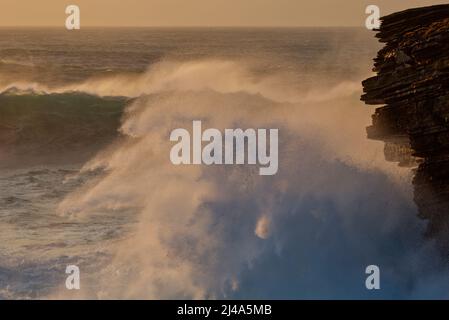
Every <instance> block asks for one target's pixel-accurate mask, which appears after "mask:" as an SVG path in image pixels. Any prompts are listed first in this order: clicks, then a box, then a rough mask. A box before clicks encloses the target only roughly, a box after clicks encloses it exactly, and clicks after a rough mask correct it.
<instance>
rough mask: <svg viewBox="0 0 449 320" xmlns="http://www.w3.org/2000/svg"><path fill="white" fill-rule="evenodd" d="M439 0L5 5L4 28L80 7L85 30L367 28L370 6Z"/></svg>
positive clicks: (58, 20) (114, 0) (99, 0)
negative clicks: (142, 27) (92, 28)
mask: <svg viewBox="0 0 449 320" xmlns="http://www.w3.org/2000/svg"><path fill="white" fill-rule="evenodd" d="M442 3H447V0H445V1H435V0H369V1H366V0H307V1H306V0H69V1H68V0H0V5H1V6H0V26H61V28H63V27H64V25H65V19H66V15H65V7H66V6H67V5H70V4H76V5H78V6H79V7H80V10H81V27H83V26H86V27H87V26H361V27H363V26H364V23H365V18H366V14H365V7H366V6H367V5H369V4H376V5H378V6H379V7H380V9H381V13H382V15H384V14H388V13H391V12H394V11H398V10H402V9H406V8H410V7H419V6H425V5H432V4H442Z"/></svg>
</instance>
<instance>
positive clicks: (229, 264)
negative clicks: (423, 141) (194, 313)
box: [0, 28, 448, 299]
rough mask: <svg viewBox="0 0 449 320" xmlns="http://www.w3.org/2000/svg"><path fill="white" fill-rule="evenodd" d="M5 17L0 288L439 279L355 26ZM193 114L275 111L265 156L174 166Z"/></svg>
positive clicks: (368, 53) (263, 288) (412, 288)
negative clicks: (182, 25) (390, 151)
mask: <svg viewBox="0 0 449 320" xmlns="http://www.w3.org/2000/svg"><path fill="white" fill-rule="evenodd" d="M0 33H1V34H2V36H3V35H4V36H5V37H0V38H1V39H2V40H1V43H0V45H1V47H2V48H4V49H2V50H0V88H1V89H0V90H1V92H2V94H1V96H0V102H1V101H3V103H2V104H0V116H1V118H0V144H1V147H0V152H1V153H0V159H4V163H3V166H2V171H1V172H0V174H1V176H0V185H1V187H2V188H1V190H2V193H1V194H0V198H1V199H0V228H1V232H0V239H1V241H0V297H3V298H8V297H17V298H27V297H39V298H43V297H50V298H62V297H63V298H71V297H78V298H153V299H154V298H380V297H384V298H405V299H407V298H418V297H419V298H430V297H440V298H444V297H446V296H447V294H446V291H447V290H446V289H447V288H448V283H447V280H446V270H445V269H444V267H445V266H444V264H443V263H442V261H440V260H439V256H438V254H437V253H436V251H435V250H434V248H433V245H432V243H431V242H426V241H424V240H423V237H422V233H423V231H424V228H425V225H424V222H422V221H420V220H419V219H418V218H416V208H415V206H414V204H413V201H412V192H411V186H410V177H411V173H410V171H409V169H405V168H399V167H398V166H397V165H396V164H394V163H388V162H386V161H385V159H384V154H383V144H382V143H380V142H374V141H369V140H367V139H366V133H365V127H366V126H367V125H369V123H370V121H371V118H370V115H371V113H372V111H373V110H372V109H370V108H368V107H366V106H364V105H363V103H361V102H359V97H360V93H361V85H360V80H362V79H364V78H366V76H367V75H369V70H370V68H371V57H373V56H374V54H375V52H376V51H377V49H378V47H377V44H376V42H375V39H373V36H372V35H371V34H370V33H368V32H367V31H364V30H358V29H309V28H306V29H139V30H137V29H129V30H128V29H122V30H119V29H111V30H99V29H98V30H95V29H92V30H86V31H81V33H80V34H79V35H75V38H71V37H70V38H69V37H68V36H67V34H65V33H62V32H59V31H56V30H15V31H9V33H5V31H3V30H2V31H0ZM17 39H21V40H20V41H18V40H17ZM17 70H20V72H17ZM48 119H51V121H50V120H48ZM193 120H201V121H202V123H203V127H205V128H217V129H220V130H223V129H224V128H243V129H246V128H278V129H279V139H280V140H279V171H278V173H277V174H276V175H275V176H271V177H270V176H259V175H258V170H257V168H255V167H252V166H246V165H236V166H174V165H172V163H171V162H170V161H169V153H170V148H171V146H172V143H170V141H169V135H170V132H171V130H173V129H175V128H186V129H189V128H191V124H192V121H193ZM36 146H38V147H36ZM39 150H44V151H45V157H42V155H39ZM63 155H67V156H65V157H64V156H63ZM25 160H26V161H25ZM69 263H70V264H76V265H78V266H79V267H80V269H81V275H82V284H81V287H82V289H81V290H80V291H79V292H75V293H74V292H72V291H67V290H66V289H65V288H64V283H65V273H64V272H65V266H66V265H67V264H69ZM370 264H376V265H379V267H380V268H381V286H382V290H380V291H378V292H375V293H373V292H369V291H367V290H366V289H365V277H366V275H365V273H364V271H365V268H366V266H368V265H370Z"/></svg>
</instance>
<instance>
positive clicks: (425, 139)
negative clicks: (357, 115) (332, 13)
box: [361, 5, 449, 256]
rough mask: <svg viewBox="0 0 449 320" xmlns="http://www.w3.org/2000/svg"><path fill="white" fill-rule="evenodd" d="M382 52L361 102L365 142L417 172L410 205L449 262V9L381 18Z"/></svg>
mask: <svg viewBox="0 0 449 320" xmlns="http://www.w3.org/2000/svg"><path fill="white" fill-rule="evenodd" d="M381 21H382V23H381V27H380V29H379V30H377V35H376V37H377V38H379V41H380V42H382V43H384V44H385V45H384V47H383V48H382V49H381V50H380V51H379V52H378V54H377V57H376V58H375V59H374V69H373V71H374V72H376V73H377V75H376V76H374V77H372V78H369V79H367V80H365V81H363V90H364V94H363V95H362V98H361V99H362V100H363V101H365V103H367V104H370V105H383V106H382V107H380V108H378V109H376V111H375V114H374V115H373V121H372V125H371V126H370V127H368V128H367V133H368V138H370V139H376V140H382V141H384V142H385V157H386V159H387V160H389V161H395V162H398V163H399V165H403V166H410V167H415V169H414V170H415V177H414V179H413V185H414V199H415V202H416V204H417V206H418V209H419V216H420V217H421V218H423V219H427V220H428V221H429V223H428V229H427V236H429V237H431V238H434V239H435V240H436V242H437V244H438V246H439V247H440V249H442V250H443V253H444V254H445V255H448V256H449V5H437V6H430V7H423V8H416V9H409V10H405V11H402V12H397V13H394V14H391V15H388V16H385V17H383V18H381Z"/></svg>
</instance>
